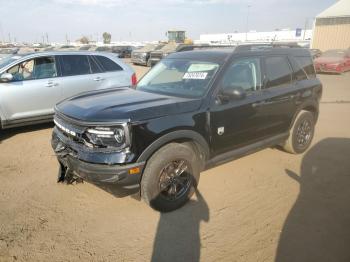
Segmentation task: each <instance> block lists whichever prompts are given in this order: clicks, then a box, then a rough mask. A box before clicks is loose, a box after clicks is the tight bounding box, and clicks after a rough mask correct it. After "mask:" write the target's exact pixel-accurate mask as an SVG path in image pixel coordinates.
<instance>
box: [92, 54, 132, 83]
mask: <svg viewBox="0 0 350 262" xmlns="http://www.w3.org/2000/svg"><path fill="white" fill-rule="evenodd" d="M92 58H93V60H94V61H95V62H96V63H97V64H98V66H99V67H100V68H101V70H102V72H101V73H100V74H99V75H98V76H96V77H97V78H99V79H100V82H101V85H100V88H109V87H123V86H130V85H131V75H132V72H131V71H129V70H127V69H126V68H125V69H124V68H123V67H122V66H120V65H119V64H118V63H117V62H116V61H117V60H116V61H114V60H112V59H110V58H109V57H106V56H103V55H94V56H92Z"/></svg>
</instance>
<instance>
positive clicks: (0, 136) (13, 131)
mask: <svg viewBox="0 0 350 262" xmlns="http://www.w3.org/2000/svg"><path fill="white" fill-rule="evenodd" d="M53 126H54V124H53V122H50V123H45V124H38V125H32V126H23V127H14V128H9V129H4V130H0V143H1V142H3V141H5V140H6V139H9V138H11V137H13V136H15V135H17V134H21V133H29V132H33V131H38V130H42V129H47V128H53Z"/></svg>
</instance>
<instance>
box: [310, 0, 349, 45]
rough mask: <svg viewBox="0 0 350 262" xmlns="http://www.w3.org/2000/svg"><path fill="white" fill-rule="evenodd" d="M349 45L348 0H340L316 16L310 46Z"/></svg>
mask: <svg viewBox="0 0 350 262" xmlns="http://www.w3.org/2000/svg"><path fill="white" fill-rule="evenodd" d="M349 47H350V0H340V1H338V2H336V3H335V4H334V5H332V6H330V7H329V8H328V9H326V10H324V11H323V12H322V13H320V14H319V15H318V16H317V17H316V21H315V25H314V32H313V40H312V48H317V49H320V50H321V51H325V50H328V49H346V48H349Z"/></svg>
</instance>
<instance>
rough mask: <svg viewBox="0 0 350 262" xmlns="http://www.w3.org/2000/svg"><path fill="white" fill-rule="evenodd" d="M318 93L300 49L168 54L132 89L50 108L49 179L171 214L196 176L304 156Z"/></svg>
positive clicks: (188, 194)
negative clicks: (136, 198)
mask: <svg viewBox="0 0 350 262" xmlns="http://www.w3.org/2000/svg"><path fill="white" fill-rule="evenodd" d="M321 93H322V85H321V83H320V81H319V80H318V79H317V77H316V75H315V69H314V66H313V63H312V58H311V56H310V53H309V51H308V50H306V49H302V48H281V47H272V46H254V45H242V46H238V47H236V48H234V49H221V50H219V49H218V50H213V49H212V50H198V51H189V52H180V53H174V54H171V55H169V56H167V57H166V59H163V60H161V61H160V62H159V63H158V64H157V65H156V66H155V67H154V68H152V69H151V70H150V71H149V72H148V73H147V74H146V75H145V76H144V77H143V78H142V79H141V80H140V81H139V83H138V85H137V87H136V89H132V88H123V89H120V88H118V89H109V90H101V91H95V92H88V93H84V94H81V95H78V96H75V97H72V98H70V99H68V100H65V101H63V102H61V103H59V104H58V105H57V106H56V114H55V124H56V126H55V128H54V130H53V136H52V147H53V149H54V151H55V152H56V155H57V158H58V161H59V164H60V169H59V177H58V180H59V181H68V182H69V181H72V179H74V178H76V179H86V180H88V181H92V182H97V183H115V185H116V186H120V187H129V186H132V185H137V186H139V188H138V189H140V194H141V197H142V198H143V199H144V201H145V202H146V203H148V204H149V205H150V206H152V207H153V208H154V209H156V210H159V211H162V212H166V211H172V210H175V209H177V208H179V207H181V206H182V205H184V204H185V203H186V202H187V201H188V199H189V198H190V197H191V195H192V194H193V192H194V190H195V188H196V187H197V185H198V182H199V174H200V172H201V171H203V170H205V169H208V168H210V167H212V166H215V165H218V164H221V163H223V162H226V161H230V160H232V159H235V158H238V157H241V156H243V155H246V154H248V153H252V152H254V151H257V150H260V149H263V148H266V147H271V146H276V145H280V146H281V147H283V148H284V150H285V151H287V152H290V153H295V154H297V153H302V152H304V151H305V150H306V149H307V148H308V147H309V146H310V143H311V140H312V138H313V135H314V128H315V123H316V121H317V118H318V112H319V101H320V98H321Z"/></svg>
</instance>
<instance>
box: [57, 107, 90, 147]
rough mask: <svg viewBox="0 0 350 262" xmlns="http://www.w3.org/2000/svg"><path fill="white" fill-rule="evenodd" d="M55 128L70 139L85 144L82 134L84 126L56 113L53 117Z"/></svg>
mask: <svg viewBox="0 0 350 262" xmlns="http://www.w3.org/2000/svg"><path fill="white" fill-rule="evenodd" d="M54 122H55V125H56V128H57V129H58V130H59V131H60V132H61V133H62V134H63V135H64V136H65V137H66V138H68V139H69V140H70V141H72V142H75V143H79V144H85V140H84V138H83V134H84V132H85V130H86V127H82V126H78V125H75V124H72V123H69V122H67V121H66V120H64V119H62V118H60V117H59V116H58V115H57V114H56V115H55V117H54Z"/></svg>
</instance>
